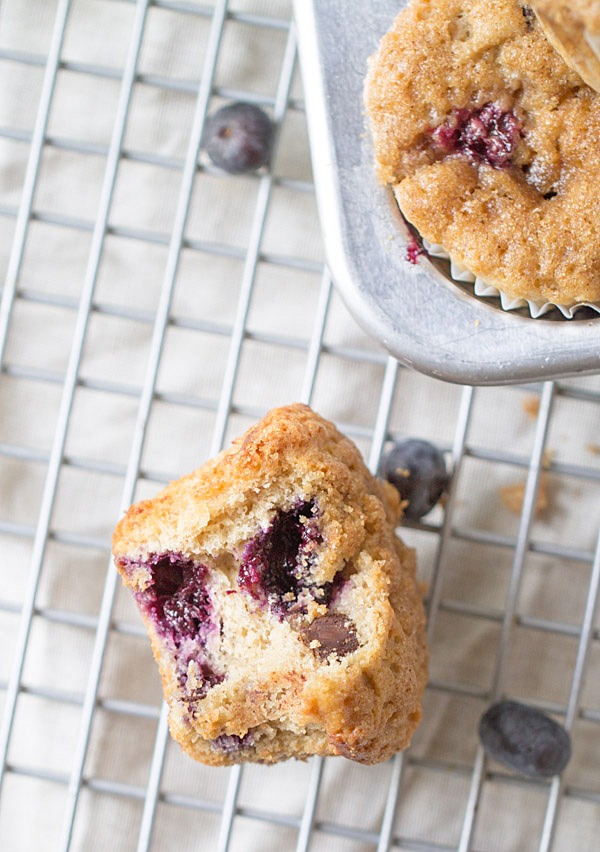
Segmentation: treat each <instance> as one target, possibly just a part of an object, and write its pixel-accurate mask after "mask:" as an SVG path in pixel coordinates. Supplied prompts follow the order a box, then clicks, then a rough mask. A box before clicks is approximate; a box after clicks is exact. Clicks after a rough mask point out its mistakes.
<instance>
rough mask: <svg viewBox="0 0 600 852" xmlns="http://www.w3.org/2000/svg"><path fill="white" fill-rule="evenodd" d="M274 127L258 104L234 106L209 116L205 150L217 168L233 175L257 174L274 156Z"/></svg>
mask: <svg viewBox="0 0 600 852" xmlns="http://www.w3.org/2000/svg"><path fill="white" fill-rule="evenodd" d="M272 144H273V124H272V123H271V119H270V118H269V116H268V115H267V114H266V113H264V112H263V111H262V109H260V107H257V106H254V104H246V103H233V104H229V105H228V106H225V107H222V108H221V109H220V110H217V112H215V113H214V114H213V115H211V116H209V118H208V119H207V122H206V129H205V133H204V146H205V148H206V152H207V154H208V156H209V157H210V159H211V160H212V161H213V163H214V164H215V165H216V166H219V168H221V169H224V170H225V171H226V172H230V173H231V174H241V173H243V172H253V171H256V169H259V168H260V167H261V166H264V165H265V163H267V162H268V161H269V158H270V156H271V148H272Z"/></svg>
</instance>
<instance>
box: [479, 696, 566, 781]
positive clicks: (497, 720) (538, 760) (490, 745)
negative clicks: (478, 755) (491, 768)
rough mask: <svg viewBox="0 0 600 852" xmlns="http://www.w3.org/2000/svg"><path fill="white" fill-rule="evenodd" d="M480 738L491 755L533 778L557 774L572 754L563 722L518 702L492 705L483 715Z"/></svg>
mask: <svg viewBox="0 0 600 852" xmlns="http://www.w3.org/2000/svg"><path fill="white" fill-rule="evenodd" d="M479 738H480V740H481V743H482V745H483V747H484V749H485V750H486V752H487V753H488V754H489V755H490V757H494V758H495V759H496V760H499V761H500V762H501V763H505V764H506V765H507V766H510V767H511V768H512V769H515V770H516V771H517V772H521V773H522V774H523V775H529V776H531V777H532V778H549V777H551V776H552V775H557V774H558V773H559V772H562V770H563V769H564V768H565V766H566V765H567V763H568V762H569V758H570V757H571V740H570V737H569V734H568V733H567V731H566V730H565V729H564V728H563V727H562V725H559V724H558V722H555V721H554V719H551V718H550V717H549V716H546V714H545V713H542V712H541V710H536V709H535V708H533V707H528V706H527V705H526V704H519V703H518V702H517V701H500V702H499V703H498V704H493V705H492V706H491V707H490V708H489V709H488V710H487V712H486V713H484V715H483V716H482V717H481V721H480V723H479Z"/></svg>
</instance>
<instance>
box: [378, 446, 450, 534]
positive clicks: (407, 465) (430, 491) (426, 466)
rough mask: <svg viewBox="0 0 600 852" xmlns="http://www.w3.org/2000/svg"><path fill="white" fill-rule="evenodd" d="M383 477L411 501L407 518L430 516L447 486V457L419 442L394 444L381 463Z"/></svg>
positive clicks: (436, 449) (405, 512)
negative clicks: (429, 513)
mask: <svg viewBox="0 0 600 852" xmlns="http://www.w3.org/2000/svg"><path fill="white" fill-rule="evenodd" d="M381 474H382V476H384V477H385V478H386V479H387V480H388V482H391V483H392V485H394V486H395V487H396V488H397V489H398V491H399V493H400V496H401V497H402V499H403V500H407V501H408V505H407V506H406V508H405V510H404V514H405V516H406V517H407V518H409V519H410V520H412V521H416V520H418V519H419V518H422V517H423V515H426V514H427V512H430V511H431V509H433V507H434V506H435V504H436V503H437V502H438V500H439V499H440V497H441V496H442V494H443V492H444V491H445V489H446V487H447V485H448V473H447V471H446V463H445V461H444V456H443V455H442V453H441V452H440V451H439V450H438V448H437V447H434V446H433V444H430V443H429V441H421V440H419V439H418V438H409V439H408V440H406V441H401V442H399V443H396V444H394V446H393V447H392V448H391V449H390V450H389V451H388V452H387V453H386V455H385V456H384V457H383V459H382V462H381Z"/></svg>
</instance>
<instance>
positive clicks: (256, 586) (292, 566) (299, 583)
mask: <svg viewBox="0 0 600 852" xmlns="http://www.w3.org/2000/svg"><path fill="white" fill-rule="evenodd" d="M320 542H321V535H320V533H319V529H318V525H317V521H316V518H315V506H314V504H313V503H312V502H304V503H301V504H299V505H298V506H296V507H295V508H293V509H289V510H288V511H285V512H284V511H279V512H278V513H277V514H276V515H275V517H274V518H273V521H272V522H271V525H270V526H269V527H268V528H267V529H265V530H261V531H260V532H259V533H258V535H256V536H255V537H254V538H252V539H250V541H249V542H248V543H247V544H246V546H245V547H244V550H243V552H242V555H241V566H240V570H239V573H238V579H237V582H238V585H239V586H240V588H241V589H243V590H244V591H245V592H247V593H248V594H249V595H250V596H251V597H252V598H254V599H255V600H257V601H259V602H260V603H264V604H267V605H268V606H269V608H270V609H271V611H272V612H274V613H276V614H277V615H278V616H280V617H283V616H284V615H285V614H286V612H287V611H288V610H289V609H290V607H291V606H292V605H293V604H294V602H295V601H296V598H297V596H298V593H299V592H300V591H301V590H302V589H304V588H306V587H307V586H308V585H309V578H308V573H309V569H310V565H311V563H312V560H313V558H314V553H315V548H316V547H318V545H319V544H320Z"/></svg>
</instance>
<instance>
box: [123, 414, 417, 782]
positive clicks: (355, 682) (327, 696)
mask: <svg viewBox="0 0 600 852" xmlns="http://www.w3.org/2000/svg"><path fill="white" fill-rule="evenodd" d="M400 514H401V506H400V501H399V497H398V494H397V492H396V490H395V489H394V488H393V487H392V486H390V485H389V484H388V483H386V482H383V481H381V480H378V479H376V478H375V477H373V476H372V475H371V474H370V472H369V471H368V469H367V468H366V466H365V464H364V463H363V461H362V458H361V456H360V453H359V451H358V449H357V448H356V447H355V445H354V444H353V443H352V442H351V441H350V440H349V439H347V438H346V437H344V436H343V435H342V434H341V433H340V432H339V431H338V430H337V429H336V427H335V426H334V425H333V424H332V423H330V422H329V421H327V420H324V419H323V418H321V417H320V416H318V415H317V414H315V413H314V412H313V411H312V410H311V409H310V408H308V407H307V406H304V405H299V404H297V405H291V406H286V407H283V408H279V409H274V410H273V411H271V412H270V413H269V414H268V415H267V416H266V417H265V418H264V419H263V420H262V421H260V422H259V423H258V424H257V425H256V426H254V427H252V428H251V429H250V430H248V432H246V433H245V435H243V436H242V437H241V438H240V439H238V440H236V441H234V442H233V444H232V446H231V447H230V448H229V449H227V450H226V451H224V452H222V453H221V454H220V455H218V456H217V457H216V458H215V459H213V460H211V461H209V462H208V463H207V464H205V465H203V466H202V467H200V468H199V469H198V470H196V471H195V472H193V473H191V474H189V475H187V476H184V477H183V478H182V479H180V480H178V481H176V482H173V483H171V484H170V485H168V486H167V487H166V488H165V489H164V490H163V491H162V492H160V493H159V494H158V495H157V496H156V497H155V498H154V499H152V500H146V501H142V502H141V503H138V504H135V505H134V506H132V507H131V508H130V509H129V511H128V512H127V513H126V515H125V516H124V517H123V518H122V520H121V521H120V522H119V524H118V526H117V528H116V530H115V533H114V537H113V554H114V559H115V564H116V566H117V569H118V570H119V572H120V574H121V576H122V578H123V580H124V582H125V584H126V585H127V586H128V587H129V588H130V589H131V591H132V592H133V594H134V597H135V599H136V602H137V604H138V607H139V609H140V613H141V615H142V618H143V620H144V622H145V625H146V628H147V631H148V634H149V637H150V641H151V645H152V649H153V652H154V656H155V658H156V660H157V663H158V666H159V669H160V674H161V677H162V682H163V691H164V694H165V698H166V700H167V702H168V704H169V725H170V730H171V734H172V736H173V737H174V739H175V740H176V741H177V742H178V743H179V744H180V745H181V746H182V748H183V749H184V750H185V751H186V752H188V753H189V754H190V755H191V756H192V757H193V758H195V759H197V760H200V761H202V762H205V763H209V764H214V765H223V764H231V763H237V762H242V761H260V762H266V763H272V762H275V761H277V760H281V759H285V758H288V757H298V758H306V757H308V756H310V755H313V754H319V755H336V754H337V755H344V756H346V757H348V758H351V759H353V760H356V761H359V762H362V763H375V762H378V761H381V760H385V759H387V758H389V757H390V756H391V755H392V754H393V753H395V752H397V751H399V750H401V749H403V748H405V747H406V746H407V745H408V744H409V742H410V739H411V737H412V734H413V732H414V730H415V728H416V727H417V725H418V722H419V720H420V717H421V696H422V692H423V689H424V686H425V682H426V678H427V650H426V641H425V630H424V611H423V604H422V600H421V595H420V591H419V588H418V585H417V582H416V579H415V560H414V553H413V551H412V550H411V549H409V548H407V547H406V546H405V545H404V544H403V543H402V542H401V540H400V539H399V538H398V537H397V536H396V535H395V531H394V530H395V526H396V524H397V522H398V520H399V517H400Z"/></svg>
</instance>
